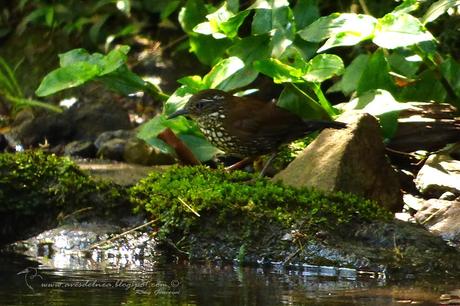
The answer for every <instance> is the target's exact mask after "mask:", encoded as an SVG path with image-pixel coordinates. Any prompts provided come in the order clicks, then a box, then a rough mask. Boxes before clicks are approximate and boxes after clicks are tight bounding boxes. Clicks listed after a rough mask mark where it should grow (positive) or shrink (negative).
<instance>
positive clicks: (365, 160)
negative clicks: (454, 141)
mask: <svg viewBox="0 0 460 306" xmlns="http://www.w3.org/2000/svg"><path fill="white" fill-rule="evenodd" d="M339 120H341V121H345V122H347V123H349V127H348V128H347V129H343V130H331V129H327V130H324V131H323V132H321V134H320V135H319V136H318V137H317V138H316V139H315V140H314V141H313V142H312V143H311V144H310V145H309V146H308V147H307V148H306V149H305V150H304V151H303V152H302V153H301V154H300V155H299V156H298V157H297V158H296V159H295V160H294V161H293V162H292V163H291V164H290V165H289V166H288V167H287V168H286V169H285V170H283V171H281V172H280V173H279V174H277V175H276V176H275V177H274V180H277V181H282V182H283V183H285V184H287V185H291V186H294V187H314V188H317V189H320V190H323V191H327V192H329V191H344V192H350V193H354V194H357V195H360V196H363V197H365V198H368V199H372V200H375V201H377V202H378V203H380V204H381V205H382V206H384V207H386V208H388V209H390V210H392V211H397V210H399V209H400V208H401V207H402V195H401V191H400V184H399V180H398V176H397V174H396V173H395V171H394V170H393V168H392V167H391V165H390V164H389V162H388V160H387V157H386V155H385V147H384V145H383V142H382V136H381V131H380V127H379V124H378V122H377V120H376V119H375V118H374V117H373V116H371V115H369V114H363V113H348V114H345V115H344V116H342V117H341V118H339Z"/></svg>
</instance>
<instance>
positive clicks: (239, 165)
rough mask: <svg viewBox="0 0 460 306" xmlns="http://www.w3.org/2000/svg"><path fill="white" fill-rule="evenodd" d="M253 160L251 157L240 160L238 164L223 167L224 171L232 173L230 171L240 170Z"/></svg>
mask: <svg viewBox="0 0 460 306" xmlns="http://www.w3.org/2000/svg"><path fill="white" fill-rule="evenodd" d="M253 160H254V158H252V157H245V158H243V159H242V160H240V161H239V162H236V163H234V164H233V165H230V166H228V167H225V170H226V171H232V170H236V169H241V168H243V167H244V166H246V165H247V164H249V163H250V162H252V161H253Z"/></svg>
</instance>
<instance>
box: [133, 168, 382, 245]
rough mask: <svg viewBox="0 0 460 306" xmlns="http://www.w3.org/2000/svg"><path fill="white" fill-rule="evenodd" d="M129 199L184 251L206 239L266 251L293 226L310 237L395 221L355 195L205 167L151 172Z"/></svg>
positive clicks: (375, 205) (369, 202) (160, 235)
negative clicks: (368, 223) (360, 224)
mask: <svg viewBox="0 0 460 306" xmlns="http://www.w3.org/2000/svg"><path fill="white" fill-rule="evenodd" d="M130 196H131V201H132V202H134V203H135V204H136V210H137V211H139V210H145V211H146V212H147V213H150V214H151V215H152V216H153V218H159V223H160V232H159V237H162V238H167V239H170V240H172V241H181V246H182V247H183V250H186V251H190V250H192V249H193V247H196V244H195V245H194V243H192V241H195V242H196V241H197V240H201V241H206V240H208V241H217V242H216V243H218V241H221V242H222V243H223V244H225V245H226V246H228V247H232V246H233V247H235V249H236V252H238V249H239V248H240V246H241V245H242V244H243V243H245V246H247V247H248V249H251V248H252V249H254V248H257V247H262V246H263V245H264V240H267V243H268V240H270V239H271V238H270V235H271V234H272V233H273V234H274V236H279V235H280V234H281V235H282V234H283V231H284V233H286V231H289V229H292V228H295V229H301V231H302V233H303V234H304V236H308V235H311V234H313V233H315V232H316V231H318V230H337V229H340V228H342V227H345V226H347V225H350V224H352V223H354V222H366V221H371V220H376V219H389V218H391V215H390V213H388V212H387V211H385V210H384V209H382V208H381V207H380V206H378V205H377V204H376V203H374V202H371V201H368V200H364V199H362V198H359V197H357V196H354V195H351V194H344V193H340V192H338V193H332V194H325V193H322V192H318V191H315V190H310V189H295V188H290V187H286V186H282V185H280V184H277V183H273V182H271V181H268V180H266V179H256V178H255V176H253V175H251V174H248V173H244V172H240V171H235V172H231V173H227V172H226V171H224V170H223V169H218V170H210V169H208V168H206V167H203V166H199V167H174V168H172V169H170V170H169V171H167V172H164V173H152V174H151V175H150V176H149V177H147V178H146V179H144V180H142V181H141V182H140V183H139V184H137V185H136V186H134V187H133V188H131V190H130ZM184 203H185V204H184ZM187 206H189V207H191V208H192V209H193V210H194V211H196V212H197V213H198V214H199V215H200V216H199V217H198V216H197V215H196V214H195V213H193V212H192V209H190V208H189V207H187ZM187 238H188V239H187ZM192 238H193V239H192ZM278 238H279V237H278ZM278 244H279V241H278Z"/></svg>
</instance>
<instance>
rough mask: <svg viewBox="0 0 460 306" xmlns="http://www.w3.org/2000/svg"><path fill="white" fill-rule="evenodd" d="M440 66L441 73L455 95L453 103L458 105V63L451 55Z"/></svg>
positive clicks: (459, 84)
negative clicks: (455, 101)
mask: <svg viewBox="0 0 460 306" xmlns="http://www.w3.org/2000/svg"><path fill="white" fill-rule="evenodd" d="M440 68H441V73H442V75H443V76H444V78H445V79H446V80H447V82H448V83H449V85H450V87H451V88H452V90H453V91H454V93H455V95H456V96H457V99H456V100H457V103H455V104H456V105H457V106H460V64H459V63H458V62H457V61H456V60H455V59H453V58H452V57H448V58H447V59H446V60H444V62H443V63H442V64H441V66H440Z"/></svg>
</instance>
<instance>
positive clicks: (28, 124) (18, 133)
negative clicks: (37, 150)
mask: <svg viewBox="0 0 460 306" xmlns="http://www.w3.org/2000/svg"><path fill="white" fill-rule="evenodd" d="M10 133H11V135H12V138H15V139H18V140H19V141H20V143H21V144H22V145H23V146H25V147H30V146H37V145H38V144H40V143H44V142H45V139H46V141H47V142H48V143H50V144H53V145H54V144H58V143H60V142H62V141H65V140H67V139H69V138H70V137H71V135H72V127H71V125H69V118H68V117H67V114H65V113H51V112H46V111H41V112H38V113H37V114H36V115H35V114H34V113H32V112H31V111H29V110H24V111H22V112H21V113H20V114H18V116H17V117H16V118H15V121H14V122H13V128H12V129H11V132H10Z"/></svg>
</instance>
